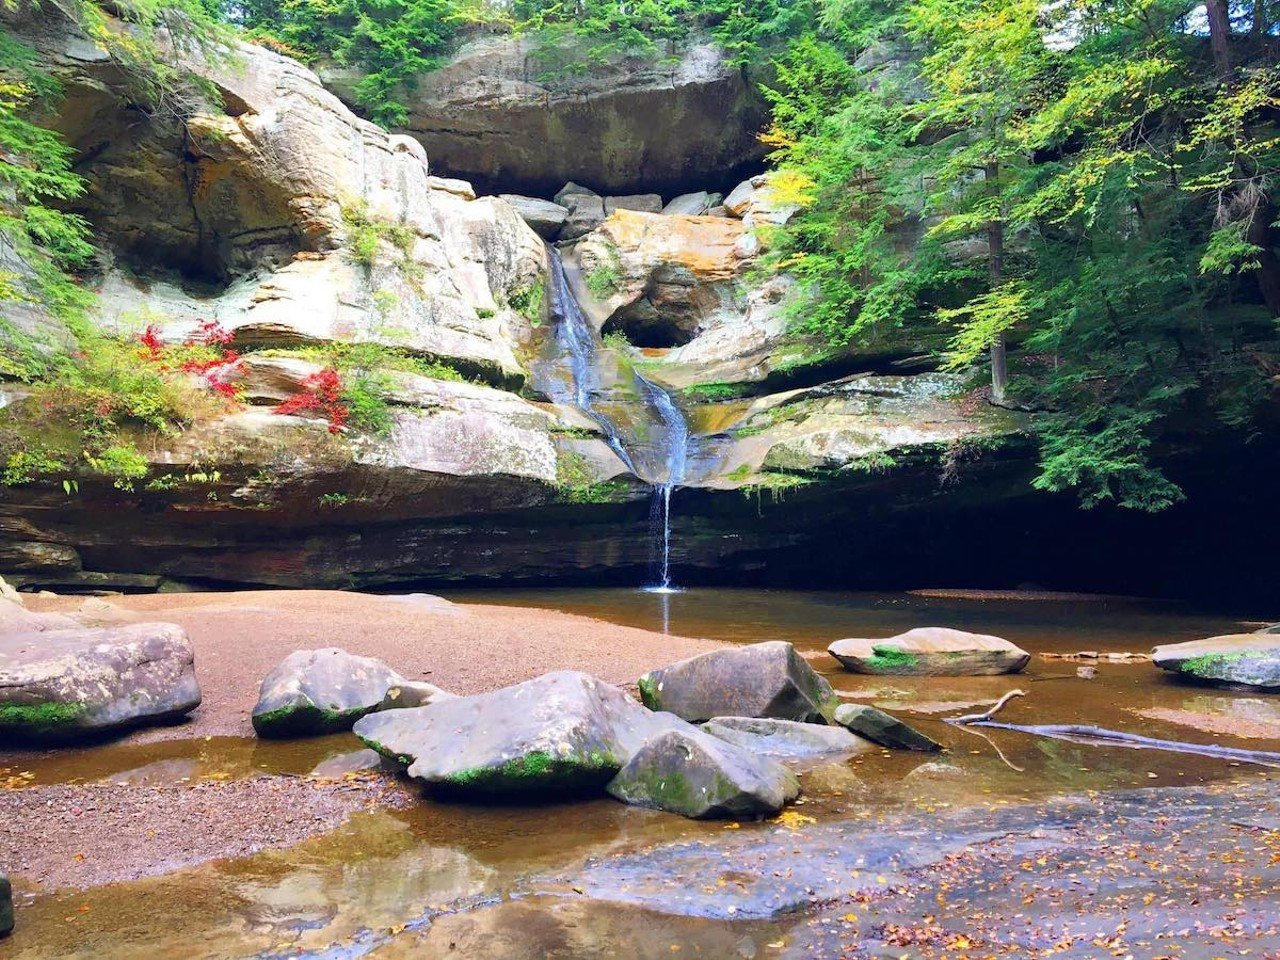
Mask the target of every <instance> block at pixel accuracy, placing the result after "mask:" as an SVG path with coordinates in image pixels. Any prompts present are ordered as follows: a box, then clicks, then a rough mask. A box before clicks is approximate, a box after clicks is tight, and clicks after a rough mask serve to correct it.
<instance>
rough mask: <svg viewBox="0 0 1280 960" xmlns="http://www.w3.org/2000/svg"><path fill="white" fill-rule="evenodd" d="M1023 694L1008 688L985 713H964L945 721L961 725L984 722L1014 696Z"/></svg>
mask: <svg viewBox="0 0 1280 960" xmlns="http://www.w3.org/2000/svg"><path fill="white" fill-rule="evenodd" d="M1025 696H1026V694H1025V693H1024V692H1022V691H1021V690H1010V691H1009V692H1008V693H1006V694H1005V695H1004V696H1003V697H1001V698H1000V699H999V700H997V701H996V703H995V705H994V706H993V707H992V708H991V709H990V710H988V711H987V712H986V713H966V714H965V715H964V716H963V717H952V718H951V719H950V720H948V721H947V723H955V724H959V725H960V726H962V727H963V726H967V725H969V724H971V723H984V722H986V721H987V720H990V719H991V718H992V717H994V716H995V715H996V714H997V713H999V712H1000V711H1001V710H1003V709H1004V707H1005V704H1007V703H1008V702H1009V701H1010V700H1012V699H1013V698H1014V697H1025Z"/></svg>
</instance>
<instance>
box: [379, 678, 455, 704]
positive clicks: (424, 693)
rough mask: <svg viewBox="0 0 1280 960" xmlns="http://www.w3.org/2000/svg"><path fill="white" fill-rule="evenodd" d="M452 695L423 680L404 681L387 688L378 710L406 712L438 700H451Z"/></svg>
mask: <svg viewBox="0 0 1280 960" xmlns="http://www.w3.org/2000/svg"><path fill="white" fill-rule="evenodd" d="M454 696H455V695H454V694H452V693H449V692H448V691H447V690H441V689H440V688H439V687H437V686H436V685H435V684H434V683H427V682H426V681H423V680H404V681H402V682H400V683H393V684H392V685H391V686H389V687H387V693H386V695H385V696H384V697H383V698H382V702H381V703H380V704H378V709H379V710H408V709H411V708H412V707H427V706H430V705H431V704H433V703H437V702H438V701H440V700H451V699H453V698H454Z"/></svg>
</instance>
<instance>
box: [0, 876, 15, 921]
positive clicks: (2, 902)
mask: <svg viewBox="0 0 1280 960" xmlns="http://www.w3.org/2000/svg"><path fill="white" fill-rule="evenodd" d="M11 933H13V887H12V886H10V885H9V878H8V877H6V876H5V875H4V874H3V873H0V937H7V936H8V935H9V934H11Z"/></svg>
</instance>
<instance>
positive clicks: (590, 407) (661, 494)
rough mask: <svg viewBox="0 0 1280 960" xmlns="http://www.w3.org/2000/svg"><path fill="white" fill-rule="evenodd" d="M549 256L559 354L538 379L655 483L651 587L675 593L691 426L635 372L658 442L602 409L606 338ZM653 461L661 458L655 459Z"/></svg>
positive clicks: (550, 252) (554, 254)
mask: <svg viewBox="0 0 1280 960" xmlns="http://www.w3.org/2000/svg"><path fill="white" fill-rule="evenodd" d="M547 256H548V258H549V260H550V262H551V282H550V285H549V290H548V294H549V297H550V305H551V319H552V323H553V324H554V331H553V336H552V344H551V346H552V348H553V355H552V356H551V357H549V358H548V361H549V366H548V367H547V368H545V369H544V370H543V371H542V373H541V374H540V375H539V377H538V381H539V385H540V387H541V388H542V389H543V390H544V391H545V392H546V394H547V395H548V396H550V397H551V399H552V400H554V401H555V402H557V403H564V404H570V405H572V406H574V407H577V408H578V409H579V410H581V411H582V412H583V413H585V414H586V415H587V416H588V417H590V418H591V419H592V420H593V421H595V423H596V424H597V425H599V427H600V429H601V430H602V431H603V433H604V436H605V438H606V440H607V441H608V443H609V446H610V447H612V448H613V450H614V452H615V453H617V455H618V457H619V458H620V459H621V460H622V462H623V463H624V464H625V465H626V467H627V469H628V470H630V471H631V473H632V474H634V475H635V476H637V477H639V478H640V479H641V480H644V481H645V482H646V483H649V484H651V485H652V486H653V505H652V508H651V510H650V525H651V543H652V545H653V554H654V558H653V576H654V579H655V583H654V584H653V585H652V586H651V587H649V588H647V589H651V590H654V591H657V592H663V593H669V592H672V591H673V589H674V588H673V587H672V586H671V493H672V491H673V490H675V488H676V487H678V486H679V485H680V484H681V482H682V481H683V480H684V476H685V468H686V465H687V462H688V456H689V424H688V422H687V421H686V420H685V417H684V413H683V412H682V411H681V410H680V408H679V406H677V405H676V402H675V400H674V399H672V397H671V394H670V393H669V392H667V390H665V389H664V388H662V387H661V386H659V385H658V384H656V383H654V382H653V381H651V380H649V379H647V378H646V377H644V376H642V375H641V374H639V373H635V372H633V373H632V376H633V377H634V380H635V385H636V387H637V388H638V390H639V394H640V398H641V400H642V401H643V403H644V407H645V411H644V412H645V414H646V418H647V419H648V420H650V421H652V426H654V427H657V428H658V429H657V431H656V432H657V434H658V437H659V439H658V441H657V442H656V444H655V443H653V442H651V441H650V440H648V438H646V439H645V440H643V441H642V440H641V439H640V437H639V436H633V437H630V438H626V437H625V436H624V431H623V430H622V429H620V426H619V424H618V423H617V422H615V421H614V419H612V418H611V417H610V416H608V415H607V414H606V413H604V412H602V411H601V409H600V407H599V396H598V395H599V392H600V386H601V385H600V376H599V352H600V349H601V343H600V337H599V335H598V334H597V333H596V330H595V327H594V326H593V325H592V324H591V321H590V320H589V319H588V318H587V316H586V314H585V313H584V312H583V310H582V307H581V306H580V305H579V304H578V301H577V299H576V298H575V297H574V295H573V290H572V289H571V288H570V286H569V277H568V274H567V273H566V272H565V265H564V261H563V260H562V259H561V258H560V254H559V252H558V251H557V250H556V249H555V248H554V247H552V246H550V245H548V247H547ZM565 373H567V374H568V376H567V377H565V376H564V374H565ZM646 432H652V431H646ZM628 439H629V440H630V443H628ZM655 446H656V451H655V450H654V449H653V448H654V447H655ZM645 453H650V457H648V458H646V457H645V456H644V454H645ZM653 453H656V457H653V456H652V454H653ZM649 459H656V461H657V462H656V463H650V462H648V460H649Z"/></svg>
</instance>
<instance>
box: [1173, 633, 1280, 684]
mask: <svg viewBox="0 0 1280 960" xmlns="http://www.w3.org/2000/svg"><path fill="white" fill-rule="evenodd" d="M1152 660H1153V661H1154V662H1155V665H1156V666H1157V667H1160V668H1161V669H1162V670H1168V671H1170V672H1172V673H1176V674H1178V675H1179V676H1182V677H1186V678H1188V679H1191V680H1197V681H1202V682H1204V683H1212V684H1217V685H1220V686H1241V687H1249V688H1252V689H1259V690H1269V691H1277V692H1280V635H1276V634H1267V633H1239V634H1227V635H1225V636H1221V637H1209V638H1207V639H1205V640H1191V641H1189V642H1187V643H1169V644H1164V645H1163V646H1159V647H1156V648H1155V650H1153V651H1152Z"/></svg>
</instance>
